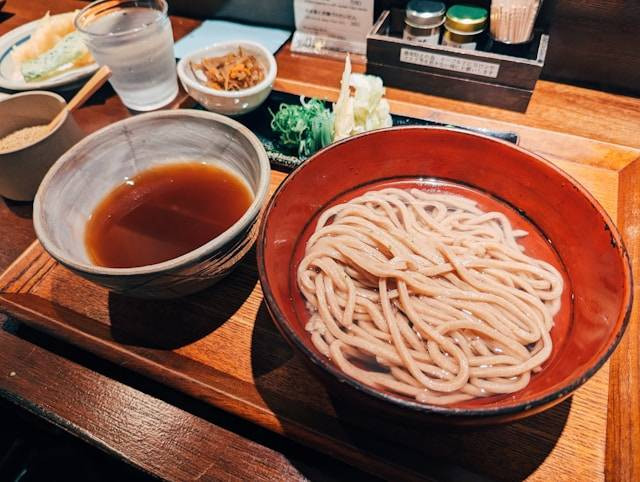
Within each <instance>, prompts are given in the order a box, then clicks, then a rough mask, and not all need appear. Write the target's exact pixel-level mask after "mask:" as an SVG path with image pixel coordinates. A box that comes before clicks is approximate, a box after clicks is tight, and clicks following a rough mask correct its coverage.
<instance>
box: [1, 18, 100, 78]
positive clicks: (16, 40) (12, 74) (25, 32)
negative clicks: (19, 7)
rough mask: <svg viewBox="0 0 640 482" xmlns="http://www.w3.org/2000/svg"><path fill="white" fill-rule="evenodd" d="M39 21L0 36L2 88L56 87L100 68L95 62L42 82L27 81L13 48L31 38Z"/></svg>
mask: <svg viewBox="0 0 640 482" xmlns="http://www.w3.org/2000/svg"><path fill="white" fill-rule="evenodd" d="M38 21H39V20H34V21H33V22H29V23H27V24H25V25H21V26H20V27H18V28H14V29H13V30H11V31H10V32H7V33H6V34H4V35H3V36H1V37H0V88H3V89H8V90H47V89H54V88H57V87H62V86H67V85H70V84H73V83H75V82H77V81H79V80H80V79H83V78H85V77H87V76H89V75H91V74H93V73H94V72H95V71H96V70H98V64H96V63H93V64H91V65H85V66H82V67H79V68H77V69H73V70H69V71H67V72H64V73H62V74H60V75H56V76H55V77H51V78H49V79H46V80H42V81H40V82H25V80H24V78H23V77H22V74H21V73H20V69H19V68H18V66H17V65H16V64H15V63H14V61H13V59H12V58H11V50H12V49H13V47H14V46H15V45H20V44H21V43H23V42H26V41H27V40H28V39H29V37H30V36H31V34H32V33H33V31H34V30H36V28H37V27H38Z"/></svg>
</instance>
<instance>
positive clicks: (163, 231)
mask: <svg viewBox="0 0 640 482" xmlns="http://www.w3.org/2000/svg"><path fill="white" fill-rule="evenodd" d="M252 202H253V193H252V192H251V190H250V188H249V186H248V185H247V184H246V183H245V182H244V181H243V180H242V179H241V178H240V177H239V176H238V175H237V174H235V173H234V172H233V171H231V170H229V169H226V168H224V167H220V166H217V165H209V164H203V163H200V162H190V163H180V164H168V165H164V166H159V167H155V168H152V169H149V170H147V171H144V172H141V173H140V174H138V175H137V176H135V177H133V178H132V179H128V180H126V181H125V182H124V183H123V184H121V185H120V186H118V187H116V188H115V189H114V190H113V191H111V193H109V194H108V195H107V196H106V197H105V198H104V199H103V200H102V201H101V202H100V203H99V204H98V206H97V207H96V208H95V210H94V211H93V213H92V215H91V217H90V219H89V221H88V222H87V227H86V231H85V243H86V247H87V252H88V253H89V258H90V259H91V261H92V262H93V263H95V264H97V265H99V266H106V267H110V268H132V267H136V266H145V265H149V264H155V263H161V262H163V261H167V260H169V259H173V258H177V257H178V256H181V255H183V254H186V253H188V252H189V251H193V250H194V249H196V248H198V247H200V246H202V245H203V244H206V243H207V242H209V241H210V240H212V239H213V238H215V237H216V236H218V235H220V234H221V233H222V232H224V231H226V230H227V229H228V228H229V227H231V225H233V224H234V223H235V222H236V221H237V220H238V219H240V218H241V217H242V215H243V214H244V213H245V212H246V210H247V209H248V208H249V206H250V205H251V203H252Z"/></svg>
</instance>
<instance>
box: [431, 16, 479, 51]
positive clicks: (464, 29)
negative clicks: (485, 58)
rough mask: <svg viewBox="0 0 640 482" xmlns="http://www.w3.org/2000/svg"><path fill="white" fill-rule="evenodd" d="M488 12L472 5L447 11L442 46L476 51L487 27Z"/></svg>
mask: <svg viewBox="0 0 640 482" xmlns="http://www.w3.org/2000/svg"><path fill="white" fill-rule="evenodd" d="M487 17H488V12H487V10H486V9H484V8H481V7H474V6H471V5H453V6H452V7H450V8H449V10H447V16H446V19H445V23H444V28H445V33H444V36H443V37H442V45H448V46H449V47H457V48H461V49H466V50H475V49H476V47H477V45H478V40H479V38H480V36H481V35H482V32H484V30H485V28H486V26H487Z"/></svg>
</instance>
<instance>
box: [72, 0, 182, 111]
mask: <svg viewBox="0 0 640 482" xmlns="http://www.w3.org/2000/svg"><path fill="white" fill-rule="evenodd" d="M75 23H76V29H77V30H78V31H79V32H80V33H81V35H82V38H83V40H84V42H85V43H86V45H87V47H88V48H89V50H90V51H91V54H92V55H93V57H94V58H95V59H96V61H97V62H98V63H99V64H100V65H108V66H109V67H110V68H111V71H112V75H111V79H110V82H111V85H112V86H113V88H114V89H115V91H116V92H117V93H118V95H119V96H120V99H122V102H123V103H124V104H125V105H126V106H127V107H129V108H130V109H134V110H139V111H148V110H154V109H158V108H160V107H162V106H164V105H166V104H168V103H169V102H171V101H172V100H173V99H174V98H175V96H176V95H177V93H178V80H177V78H176V64H175V58H174V54H173V32H172V30H171V22H170V21H169V17H168V16H167V2H166V1H165V0H98V1H96V2H93V3H91V4H89V5H87V6H86V7H85V8H83V9H82V10H81V11H80V13H79V14H78V16H77V17H76V20H75Z"/></svg>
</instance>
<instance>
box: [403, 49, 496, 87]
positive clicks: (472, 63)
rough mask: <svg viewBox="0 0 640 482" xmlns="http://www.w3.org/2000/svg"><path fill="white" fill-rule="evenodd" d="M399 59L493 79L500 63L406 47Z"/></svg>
mask: <svg viewBox="0 0 640 482" xmlns="http://www.w3.org/2000/svg"><path fill="white" fill-rule="evenodd" d="M400 61H401V62H407V63H409V64H416V65H424V66H425V67H433V68H435V69H443V70H451V71H454V72H466V73H469V74H474V75H481V76H483V77H491V78H494V79H495V78H496V77H498V72H500V64H496V63H493V62H483V61H481V60H469V59H462V58H460V57H453V56H451V55H442V54H434V53H431V52H423V51H422V50H414V49H407V48H401V49H400Z"/></svg>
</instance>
